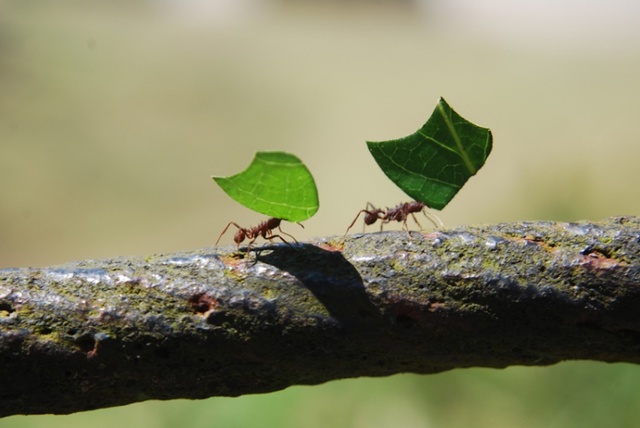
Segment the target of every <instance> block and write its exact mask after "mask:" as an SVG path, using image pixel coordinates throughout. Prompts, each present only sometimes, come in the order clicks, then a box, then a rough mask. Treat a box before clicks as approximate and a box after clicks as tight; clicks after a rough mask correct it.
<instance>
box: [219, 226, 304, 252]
mask: <svg viewBox="0 0 640 428" xmlns="http://www.w3.org/2000/svg"><path fill="white" fill-rule="evenodd" d="M281 222H282V219H280V218H274V217H272V218H270V219H268V220H265V221H263V222H261V223H260V224H258V225H257V226H254V227H250V228H244V227H240V225H238V223H235V222H233V221H230V222H229V223H228V224H227V226H226V227H225V228H224V230H223V231H222V233H221V234H220V236H218V240H217V241H216V245H218V242H220V238H222V235H224V234H225V233H226V232H227V229H229V226H232V225H233V226H235V227H236V228H238V230H237V231H236V233H235V234H234V235H233V242H235V243H236V245H237V247H238V250H240V244H241V243H242V242H244V240H245V239H249V243H248V244H247V254H249V252H251V246H252V245H253V243H254V242H256V240H257V239H258V238H259V237H262V238H263V239H266V240H267V241H271V240H272V239H275V238H278V239H280V240H281V241H282V242H284V243H285V244H287V245H291V244H289V243H288V242H287V241H286V240H285V239H284V238H283V237H282V236H280V235H274V233H273V230H274V229H276V228H277V229H278V230H279V231H280V233H282V234H283V235H286V236H288V237H289V238H291V239H293V240H294V241H295V242H296V243H297V242H298V241H297V240H296V238H294V237H293V236H292V235H290V234H288V233H287V232H285V231H284V230H282V228H280V223H281ZM297 224H299V225H300V227H302V228H303V229H304V226H303V225H302V223H297Z"/></svg>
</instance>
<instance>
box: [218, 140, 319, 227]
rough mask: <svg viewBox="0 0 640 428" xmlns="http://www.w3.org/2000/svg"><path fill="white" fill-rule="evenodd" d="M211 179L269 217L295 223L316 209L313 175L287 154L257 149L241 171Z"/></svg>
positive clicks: (230, 193) (239, 199)
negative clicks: (245, 167) (251, 159)
mask: <svg viewBox="0 0 640 428" xmlns="http://www.w3.org/2000/svg"><path fill="white" fill-rule="evenodd" d="M212 178H213V179H214V180H215V182H216V183H218V185H219V186H220V187H222V190H224V191H225V192H226V193H227V194H228V195H229V196H231V197H232V198H233V199H234V200H235V201H236V202H239V203H241V204H242V205H244V206H245V207H247V208H249V209H252V210H254V211H257V212H259V213H262V214H265V215H267V216H269V217H275V218H280V219H283V220H287V221H291V222H298V221H303V220H306V219H308V218H309V217H311V216H312V215H314V214H315V213H316V211H318V207H319V203H318V189H317V188H316V183H315V181H313V176H312V175H311V173H310V172H309V170H308V169H307V167H306V166H305V165H304V164H303V163H302V161H301V160H300V159H298V158H297V157H296V156H294V155H292V154H290V153H285V152H258V153H256V155H255V157H254V158H253V162H251V165H249V167H248V168H247V169H246V170H244V171H242V172H241V173H239V174H236V175H232V176H230V177H216V176H213V177H212Z"/></svg>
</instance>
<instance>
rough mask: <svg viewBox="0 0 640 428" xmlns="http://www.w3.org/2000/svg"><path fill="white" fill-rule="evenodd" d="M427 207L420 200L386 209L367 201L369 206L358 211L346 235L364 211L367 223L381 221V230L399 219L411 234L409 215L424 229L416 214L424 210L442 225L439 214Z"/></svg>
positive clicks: (437, 223)
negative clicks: (429, 210)
mask: <svg viewBox="0 0 640 428" xmlns="http://www.w3.org/2000/svg"><path fill="white" fill-rule="evenodd" d="M426 209H427V206H426V205H425V204H423V203H422V202H418V201H413V202H404V203H402V204H398V205H396V206H395V207H393V208H387V209H386V210H383V209H380V208H376V207H375V206H374V205H373V204H372V203H371V202H367V208H366V209H363V210H360V211H359V212H358V215H356V218H354V219H353V221H352V222H351V224H350V225H349V227H348V228H347V231H346V232H345V233H344V236H346V235H347V233H349V230H350V229H351V228H352V227H353V225H354V224H356V221H357V220H358V217H360V214H362V213H364V224H365V225H367V226H371V225H372V224H374V223H375V222H377V221H380V230H382V227H383V226H384V225H385V224H388V223H391V222H392V221H397V222H399V223H402V228H403V229H404V230H405V231H406V232H407V234H409V227H408V226H407V220H408V219H409V216H411V217H412V218H413V221H415V222H416V224H417V225H418V226H419V227H420V229H422V225H421V224H420V222H419V221H418V219H417V218H416V216H415V214H416V213H419V212H422V213H423V214H424V216H425V217H426V218H427V219H429V221H430V222H431V223H433V225H434V226H435V227H442V226H443V224H442V221H441V220H440V219H439V218H438V216H436V215H435V214H432V213H430V212H428V211H427V210H426ZM344 236H343V239H344ZM409 239H411V235H409Z"/></svg>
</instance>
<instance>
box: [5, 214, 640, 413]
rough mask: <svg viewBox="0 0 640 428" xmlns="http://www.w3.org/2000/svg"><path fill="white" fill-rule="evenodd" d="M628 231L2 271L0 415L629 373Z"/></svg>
mask: <svg viewBox="0 0 640 428" xmlns="http://www.w3.org/2000/svg"><path fill="white" fill-rule="evenodd" d="M638 307H640V219H638V218H636V217H618V218H610V219H606V220H604V221H601V222H580V223H555V222H525V223H510V224H497V225H485V226H467V227H460V228H456V229H443V230H435V231H427V232H422V233H421V232H415V231H414V232H411V234H410V235H409V236H408V234H407V233H406V232H404V231H402V232H383V233H372V234H362V235H352V236H349V237H347V239H346V242H345V243H344V246H342V245H340V243H339V242H338V241H337V240H336V239H335V238H327V239H318V240H316V241H314V242H309V243H303V244H296V245H292V246H287V245H284V244H283V245H267V246H264V247H260V248H256V252H255V254H252V255H251V256H250V257H248V258H243V257H240V258H238V257H236V256H234V254H233V253H232V249H231V248H228V247H225V248H205V249H201V250H195V251H191V252H184V253H177V254H165V255H155V256H150V257H137V258H114V259H110V260H102V261H91V260H87V261H80V262H75V263H70V264H67V265H64V266H57V267H50V268H17V269H2V270H0V379H2V382H1V383H0V415H10V414H16V413H70V412H75V411H80V410H88V409H94V408H100V407H108V406H116V405H122V404H127V403H131V402H136V401H143V400H146V399H171V398H204V397H209V396H236V395H241V394H247V393H259V392H269V391H275V390H278V389H282V388H285V387H287V386H290V385H294V384H317V383H321V382H326V381H328V380H332V379H339V378H349V377H357V376H385V375H389V374H393V373H400V372H414V373H436V372H440V371H444V370H449V369H453V368H457V367H470V366H481V367H506V366H509V365H514V364H520V365H545V364H553V363H556V362H559V361H562V360H567V359H592V360H600V361H608V362H613V361H626V362H634V363H637V362H638V361H639V360H640V352H639V348H640V311H638V310H637V308H638Z"/></svg>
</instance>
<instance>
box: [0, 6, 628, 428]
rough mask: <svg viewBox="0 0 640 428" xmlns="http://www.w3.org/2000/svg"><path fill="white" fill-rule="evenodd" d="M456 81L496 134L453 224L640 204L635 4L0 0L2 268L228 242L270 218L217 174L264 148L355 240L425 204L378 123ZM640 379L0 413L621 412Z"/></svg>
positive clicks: (573, 373) (414, 420) (222, 422)
mask: <svg viewBox="0 0 640 428" xmlns="http://www.w3.org/2000/svg"><path fill="white" fill-rule="evenodd" d="M440 96H444V97H445V98H446V99H447V101H448V102H449V103H450V104H451V105H452V106H453V107H454V108H455V109H456V110H457V111H458V113H460V114H461V115H462V116H463V117H466V118H467V119H469V120H471V121H473V122H475V123H477V124H479V125H481V126H488V127H490V128H491V129H492V131H493V134H494V139H495V140H494V150H493V153H492V154H491V156H490V157H489V160H488V162H487V164H486V165H485V167H484V168H483V169H482V170H481V171H480V172H479V174H478V175H477V176H476V177H474V178H472V179H471V180H470V181H469V182H468V183H467V185H466V186H465V188H464V189H463V190H462V191H461V192H460V193H459V194H458V195H457V196H456V198H455V199H454V200H453V201H452V202H451V203H450V204H449V206H447V207H446V208H445V209H444V210H443V211H442V212H439V213H438V215H439V216H440V217H441V218H442V220H443V221H444V222H445V224H446V225H447V226H455V225H460V224H471V223H485V222H503V221H517V220H536V219H546V220H569V221H571V220H579V219H594V220H597V219H600V218H603V217H606V216H612V215H635V214H638V213H639V212H640V198H639V197H638V196H639V195H638V189H637V187H638V182H639V181H640V169H639V168H638V166H637V162H638V156H639V154H640V149H639V147H640V146H639V142H640V121H638V119H637V117H638V115H639V113H640V7H638V6H637V5H636V4H635V3H634V2H628V1H624V0H615V1H608V2H605V1H595V0H589V1H581V2H578V1H577V0H565V1H555V2H554V1H551V0H545V1H541V2H534V3H531V2H524V1H522V0H521V1H514V2H504V1H503V2H500V1H497V0H493V1H485V2H472V1H465V0H452V1H445V0H433V1H427V0H422V1H420V0H414V1H411V0H404V1H395V2H394V1H382V0H378V1H364V0H359V1H358V0H351V1H346V0H345V1H338V0H333V1H325V2H312V1H300V2H295V1H293V0H290V1H284V0H280V1H277V0H272V1H268V0H263V1H261V0H235V1H232V0H211V1H206V0H183V1H180V2H178V1H171V0H155V1H153V0H147V1H142V0H137V1H130V0H118V1H97V0H95V1H80V0H77V1H72V0H66V1H63V2H48V1H44V0H40V1H36V0H32V1H24V0H0V186H1V189H2V198H1V199H0V267H15V266H43V265H53V264H59V263H64V262H67V261H71V260H77V259H87V258H105V257H110V256H116V255H145V254H151V253H158V252H171V251H179V250H186V249H193V248H199V247H204V246H209V245H212V244H213V242H214V241H215V239H216V238H217V236H218V234H219V232H220V231H221V230H222V228H223V227H224V226H225V225H226V224H227V222H228V221H230V220H234V221H236V222H238V223H240V224H243V225H247V226H251V225H255V224H257V223H258V222H259V221H261V220H262V217H261V216H260V215H258V214H256V213H253V212H251V211H249V210H247V209H245V208H244V207H242V206H241V205H238V204H237V203H235V202H234V201H233V200H231V199H230V198H229V197H227V196H226V194H224V193H223V192H222V191H221V190H220V189H219V188H218V187H217V186H216V185H215V183H214V182H213V181H212V180H211V179H210V176H211V175H212V174H216V175H228V174H233V173H236V172H238V171H240V170H242V169H244V168H245V167H246V166H247V165H248V164H249V162H250V160H251V158H252V156H253V153H254V152H255V151H257V150H286V151H291V152H293V153H295V154H297V155H298V156H300V157H301V158H302V159H303V160H304V161H305V163H306V164H307V165H308V166H309V168H310V169H311V171H312V172H313V173H314V176H315V178H316V182H317V184H318V187H319V191H320V203H321V207H320V211H319V212H318V214H317V215H316V216H315V217H313V218H312V219H310V220H309V221H307V222H305V227H306V229H304V230H301V229H299V228H298V227H297V226H294V225H288V227H287V229H286V230H287V231H288V232H290V233H294V234H295V236H296V237H297V238H298V239H307V238H310V237H313V236H323V235H340V234H342V233H343V232H344V230H345V228H346V227H347V225H348V224H349V223H350V222H351V220H352V219H353V217H354V216H355V214H356V213H357V211H358V210H359V209H360V208H362V207H364V205H365V204H366V202H367V201H371V202H373V203H374V204H376V205H379V206H391V205H395V204H397V203H398V202H402V201H405V200H407V197H406V196H405V195H404V194H403V193H402V192H401V191H400V190H398V189H397V188H395V186H394V185H393V184H392V183H391V182H389V181H388V180H387V179H386V177H385V176H384V174H383V173H382V171H380V170H379V168H378V167H377V165H376V164H375V162H374V161H373V159H372V158H371V156H370V155H369V153H368V151H367V149H366V146H365V141H366V140H372V141H380V140H386V139H392V138H398V137H401V136H404V135H408V134H410V133H413V132H414V131H415V130H416V129H418V128H419V127H420V126H421V125H422V124H423V123H424V121H425V120H426V119H427V117H428V116H429V115H430V113H431V111H432V110H433V108H434V106H435V104H436V103H437V101H438V98H439V97H440ZM357 230H360V229H359V228H358V229H357ZM373 230H375V229H373ZM223 239H225V241H224V243H225V244H226V243H229V244H231V243H232V240H231V235H228V236H227V237H226V238H223ZM639 383H640V371H639V370H638V369H637V368H635V367H630V366H625V365H613V366H607V365H603V364H593V363H571V364H562V365H559V366H556V367H552V368H543V369H539V368H535V369H526V368H512V369H508V370H504V371H494V370H462V371H456V372H452V373H446V374H442V375H437V376H422V377H420V376H396V377H392V378H389V379H384V380H379V379H362V380H356V381H341V382H332V383H329V384H327V385H324V386H321V387H314V388H306V387H297V388H290V389H288V390H286V391H283V392H280V393H275V394H268V395H263V396H255V397H242V398H238V399H211V400H205V401H202V402H181V401H176V402H170V403H143V404H138V405H133V406H127V407H123V408H118V409H109V410H101V411H97V412H89V413H86V414H80V415H74V416H71V417H30V418H24V417H15V418H9V419H4V420H0V427H4V426H11V427H18V426H20V427H22V426H40V425H39V424H42V425H41V426H55V424H60V426H63V425H62V424H64V426H72V424H75V423H77V424H86V423H88V422H87V421H91V424H92V426H111V425H112V424H113V423H121V421H125V420H126V421H127V422H129V423H132V421H136V426H154V427H155V426H167V427H172V426H177V424H178V423H180V424H182V423H189V424H190V426H192V427H193V426H225V427H229V426H292V427H293V426H327V425H330V426H367V427H383V426H398V424H401V425H402V426H416V427H422V426H469V424H471V425H473V426H492V427H493V426H507V425H505V424H510V425H511V426H513V424H516V423H517V425H518V426H524V427H536V426H564V427H566V426H574V425H572V424H573V423H575V426H602V424H600V425H599V424H598V422H599V421H612V419H611V418H612V417H615V418H617V419H615V420H613V425H611V426H619V427H620V426H633V425H634V424H633V422H634V421H635V423H636V424H637V423H638V421H640V410H637V409H636V408H637V406H635V405H633V403H635V404H637V400H638V398H640V396H639V394H638V391H637V388H636V387H635V385H637V384H639ZM125 418H126V419H125ZM216 418H218V419H216ZM599 418H602V419H599ZM114 421H115V422H114ZM216 422H217V423H216ZM625 423H629V424H630V425H625ZM181 426H182V425H181Z"/></svg>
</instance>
